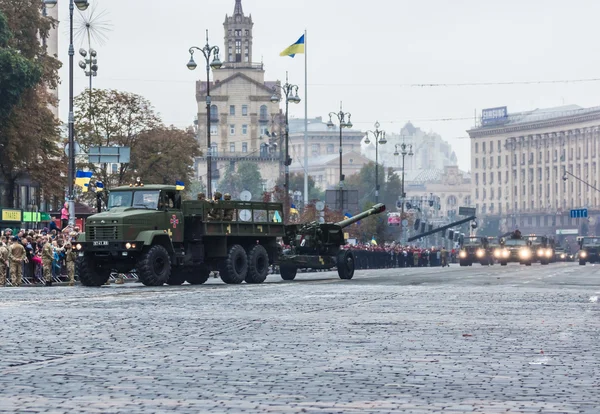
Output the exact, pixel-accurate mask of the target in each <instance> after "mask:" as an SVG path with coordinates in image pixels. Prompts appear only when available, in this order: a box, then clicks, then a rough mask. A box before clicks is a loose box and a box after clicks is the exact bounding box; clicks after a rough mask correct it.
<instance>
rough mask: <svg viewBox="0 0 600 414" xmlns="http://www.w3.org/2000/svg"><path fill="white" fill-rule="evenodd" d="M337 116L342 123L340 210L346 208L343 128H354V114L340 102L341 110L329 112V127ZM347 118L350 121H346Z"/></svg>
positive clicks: (332, 125)
mask: <svg viewBox="0 0 600 414" xmlns="http://www.w3.org/2000/svg"><path fill="white" fill-rule="evenodd" d="M333 116H335V117H336V118H337V119H338V122H339V123H340V211H341V212H343V210H344V174H343V173H342V129H343V128H352V122H351V121H350V118H351V117H352V114H350V112H344V111H343V110H342V103H341V102H340V112H330V113H329V122H327V127H328V128H333V127H334V126H335V125H334V124H333V121H332V120H331V118H332V117H333ZM346 118H348V121H347V122H346Z"/></svg>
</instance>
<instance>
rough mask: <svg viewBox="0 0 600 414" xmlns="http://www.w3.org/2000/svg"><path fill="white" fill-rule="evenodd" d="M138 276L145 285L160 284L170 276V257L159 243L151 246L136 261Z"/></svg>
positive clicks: (165, 281)
mask: <svg viewBox="0 0 600 414" xmlns="http://www.w3.org/2000/svg"><path fill="white" fill-rule="evenodd" d="M137 270H138V278H139V279H140V282H142V283H143V284H144V285H146V286H162V285H164V284H165V283H167V281H168V280H169V278H170V277H171V258H170V257H169V252H167V249H165V248H164V247H162V246H161V245H156V246H152V247H151V248H150V250H148V252H146V254H144V255H143V256H142V258H141V260H140V262H139V263H138V266H137Z"/></svg>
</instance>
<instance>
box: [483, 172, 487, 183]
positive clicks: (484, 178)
mask: <svg viewBox="0 0 600 414" xmlns="http://www.w3.org/2000/svg"><path fill="white" fill-rule="evenodd" d="M483 185H487V179H486V174H485V173H483Z"/></svg>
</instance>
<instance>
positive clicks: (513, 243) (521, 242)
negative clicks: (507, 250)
mask: <svg viewBox="0 0 600 414" xmlns="http://www.w3.org/2000/svg"><path fill="white" fill-rule="evenodd" d="M504 244H505V245H506V246H527V241H525V240H522V239H508V240H506V242H505V243H504Z"/></svg>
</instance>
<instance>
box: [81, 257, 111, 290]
mask: <svg viewBox="0 0 600 414" xmlns="http://www.w3.org/2000/svg"><path fill="white" fill-rule="evenodd" d="M75 266H76V268H77V274H78V275H79V281H80V282H81V284H82V285H83V286H90V287H99V286H102V285H104V284H105V283H106V281H107V280H108V278H109V277H110V270H103V269H100V268H98V267H97V266H96V264H95V263H94V261H93V260H92V259H90V258H89V257H85V256H83V257H78V258H77V261H76V262H75Z"/></svg>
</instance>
